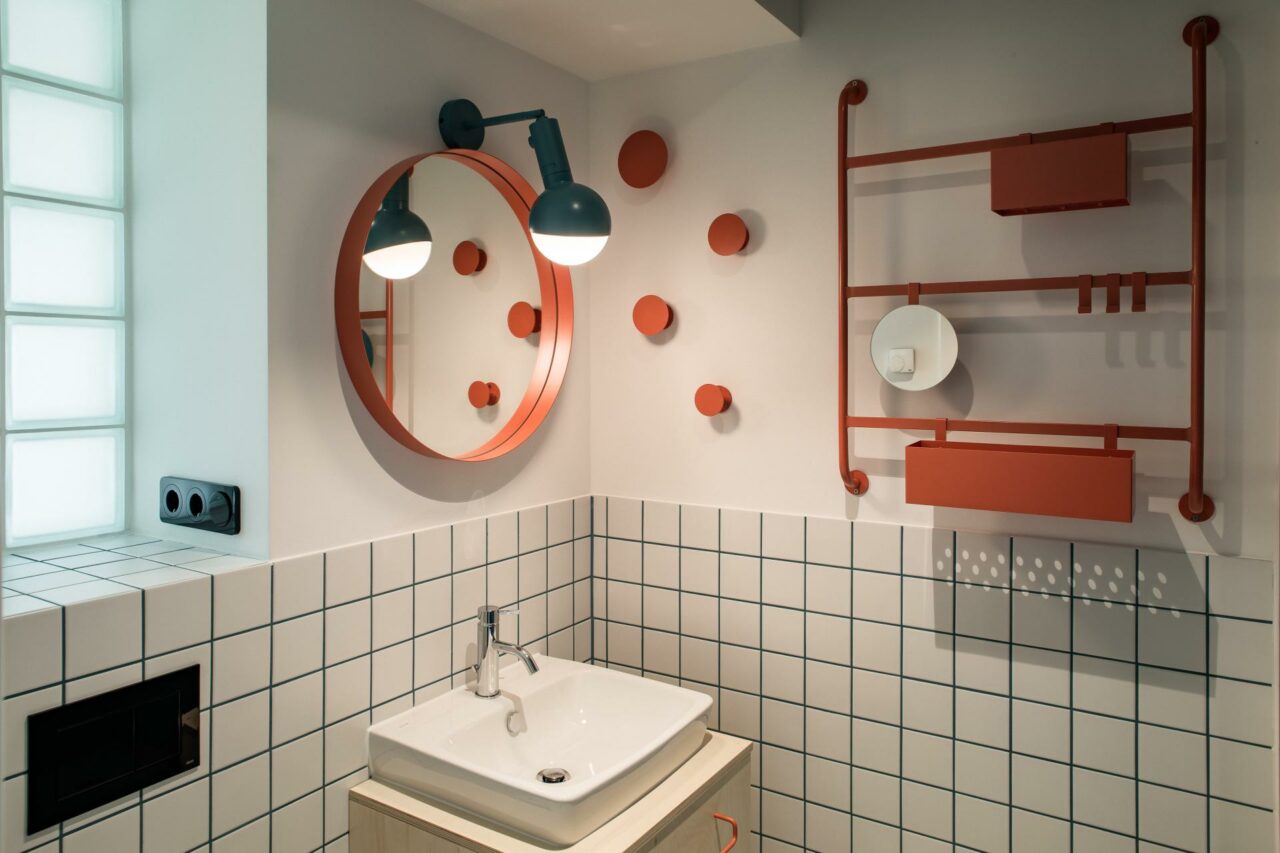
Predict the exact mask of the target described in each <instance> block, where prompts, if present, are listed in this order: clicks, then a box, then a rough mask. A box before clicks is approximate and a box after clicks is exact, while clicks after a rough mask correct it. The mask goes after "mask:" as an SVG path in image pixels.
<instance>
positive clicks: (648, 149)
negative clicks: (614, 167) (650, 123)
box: [618, 130, 667, 190]
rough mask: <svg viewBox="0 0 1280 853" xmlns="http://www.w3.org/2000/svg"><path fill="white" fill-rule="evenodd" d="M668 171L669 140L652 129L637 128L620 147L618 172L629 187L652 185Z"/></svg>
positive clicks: (638, 187) (637, 187)
mask: <svg viewBox="0 0 1280 853" xmlns="http://www.w3.org/2000/svg"><path fill="white" fill-rule="evenodd" d="M666 171H667V142H666V140H665V139H663V138H662V137H661V136H660V135H659V134H657V133H655V132H654V131H652V130H637V131H636V132H635V133H633V134H631V135H630V136H628V137H627V140H626V141H625V142H623V143H622V147H621V148H620V149H618V174H619V175H621V176H622V180H623V181H625V182H626V184H627V186H629V187H635V188H636V189H638V190H639V189H644V188H645V187H651V186H653V185H654V184H656V183H657V182H658V179H659V178H661V177H662V175H663V174H664V173H665V172H666Z"/></svg>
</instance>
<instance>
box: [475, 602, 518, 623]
mask: <svg viewBox="0 0 1280 853" xmlns="http://www.w3.org/2000/svg"><path fill="white" fill-rule="evenodd" d="M519 612H520V608H519V607H498V606H496V605H493V604H482V605H480V606H479V607H478V608H476V618H477V619H479V620H480V621H482V622H483V621H484V620H486V619H493V620H495V621H496V620H497V618H498V617H499V616H514V615H516V614H518V613H519Z"/></svg>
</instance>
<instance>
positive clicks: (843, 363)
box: [836, 16, 1218, 522]
mask: <svg viewBox="0 0 1280 853" xmlns="http://www.w3.org/2000/svg"><path fill="white" fill-rule="evenodd" d="M1217 35H1218V22H1217V21H1216V20H1214V19H1213V18H1211V17H1207V16H1202V17H1197V18H1194V19H1192V20H1191V21H1189V22H1188V23H1187V25H1186V26H1185V27H1184V29H1183V32H1182V39H1183V41H1184V42H1185V43H1186V44H1187V45H1189V46H1190V48H1191V111H1190V112H1187V113H1178V114H1176V115H1166V116H1158V117H1155V118H1146V119H1138V120H1135V121H1125V122H1114V123H1111V122H1108V123H1104V124H1100V125H1091V126H1088V127H1075V128H1069V129H1066V130H1057V131H1051V132H1048V133H1023V134H1019V135H1015V136H1004V137H998V138H994V139H982V140H976V141H972V142H960V143H954V144H950V145H937V146H931V147H927V148H912V149H905V150H900V151H888V152H882V153H877V154H862V155H858V156H852V155H851V154H850V152H849V139H848V136H849V130H848V118H849V107H850V106H851V105H856V104H860V103H862V102H863V101H864V100H865V99H866V97H867V85H866V83H864V82H863V81H861V80H854V81H852V82H850V83H849V84H848V85H846V86H845V87H844V90H843V91H842V92H841V93H840V102H839V117H838V118H839V124H838V125H837V137H838V146H839V159H838V167H839V171H838V180H837V184H836V185H837V189H838V204H839V216H838V218H839V222H838V228H839V337H840V361H839V378H838V382H839V407H840V411H839V439H840V441H839V444H840V447H839V452H840V476H841V478H842V479H843V481H844V485H845V488H846V489H847V490H848V491H849V492H851V493H852V494H855V495H861V494H865V493H866V491H867V489H868V488H869V485H870V484H869V481H868V478H867V475H866V474H865V473H864V472H863V471H860V470H857V469H856V468H851V467H850V464H849V432H850V430H852V429H855V428H864V429H865V428H870V429H898V430H927V431H930V432H932V433H933V440H931V441H920V442H917V443H916V444H913V445H911V446H910V447H908V448H907V454H906V458H907V465H906V468H907V474H906V499H907V502H908V503H925V504H932V505H936V506H956V507H962V508H970V509H987V510H998V511H1005V512H1029V513H1035V514H1044V515H1059V516H1068V517H1078V518H1101V519H1106V520H1112V521H1131V520H1132V514H1133V512H1132V490H1133V474H1132V455H1133V453H1132V451H1122V450H1118V449H1117V447H1116V443H1117V441H1119V440H1121V439H1130V440H1144V441H1182V442H1186V443H1187V444H1188V450H1189V453H1188V456H1189V459H1188V474H1187V491H1186V493H1185V494H1184V495H1183V496H1182V498H1181V500H1180V501H1179V503H1178V508H1179V510H1180V511H1181V513H1182V515H1183V516H1184V517H1185V518H1187V519H1188V520H1190V521H1193V522H1203V521H1207V520H1208V519H1209V518H1211V517H1212V516H1213V512H1214V504H1213V500H1212V499H1211V498H1210V497H1209V495H1207V494H1205V491H1204V359H1205V121H1206V118H1205V48H1206V46H1207V45H1209V44H1211V43H1212V42H1213V40H1214V39H1215V38H1216V37H1217ZM1177 128H1190V130H1191V139H1192V154H1191V268H1190V269H1189V270H1174V271H1164V272H1135V273H1129V274H1116V273H1111V274H1106V275H1092V274H1086V275H1069V276H1054V277H1042V278H1018V279H995V280H988V281H946V282H905V283H899V284H874V285H856V286H850V284H849V227H848V224H849V189H848V174H849V172H850V171H851V170H853V169H860V168H867V167H872V166H882V165H888V164H892V163H907V162H912V161H919V160H933V159H937V158H943V157H956V156H960V155H965V154H981V153H992V154H993V160H992V172H993V193H992V196H993V197H992V202H993V204H992V206H993V209H995V210H996V212H998V213H1001V214H1009V213H1033V212H1041V211H1045V210H1069V209H1081V208H1087V207H1103V206H1109V205H1112V204H1125V203H1127V199H1116V198H1114V197H1113V195H1103V194H1101V193H1102V190H1099V191H1098V194H1097V195H1096V196H1094V197H1091V198H1086V199H1085V200H1084V201H1083V202H1081V201H1080V200H1079V199H1077V198H1074V197H1073V198H1070V199H1064V200H1063V203H1061V204H1058V205H1056V206H1043V205H1041V203H1040V199H1039V198H1035V191H1036V189H1040V190H1043V189H1044V187H1039V188H1036V187H1032V189H1031V192H1030V193H1029V194H1024V196H1026V197H1031V198H1033V200H1032V201H1031V202H1029V203H1027V204H1026V205H1022V204H1021V203H1015V204H1013V205H1012V206H1011V207H1010V206H1003V205H1001V204H997V200H996V196H997V194H998V193H997V188H996V186H995V182H996V172H997V167H998V165H1000V167H1001V168H1003V165H1002V164H1003V162H1006V161H1005V160H1002V161H1000V163H999V164H998V161H997V160H996V156H997V152H1001V151H1003V150H1005V149H1011V148H1014V147H1015V146H1031V147H1030V148H1024V149H1022V150H1021V151H1019V152H1016V153H1019V154H1030V155H1031V156H1032V158H1033V162H1034V157H1035V156H1036V154H1032V152H1037V153H1038V152H1049V151H1051V150H1054V149H1053V148H1050V147H1049V146H1046V147H1045V148H1041V149H1036V148H1034V146H1039V145H1042V144H1045V143H1063V142H1066V141H1068V140H1095V139H1096V138H1097V137H1102V136H1108V135H1115V134H1137V133H1150V132H1154V131H1162V130H1173V129H1177ZM1057 147H1058V146H1054V148H1057ZM1067 147H1068V148H1071V149H1072V151H1073V152H1074V153H1072V154H1071V155H1070V156H1078V155H1079V153H1080V152H1081V151H1084V150H1086V148H1085V147H1084V146H1075V147H1072V146H1067ZM1051 156H1057V155H1051ZM1126 166H1127V164H1125V163H1124V162H1122V163H1121V164H1120V166H1119V167H1118V168H1120V169H1121V170H1122V171H1123V170H1124V169H1125V168H1126ZM1054 171H1055V170H1052V169H1040V170H1036V169H1032V170H1031V171H1030V172H1024V173H1023V175H1022V176H1021V177H1029V179H1030V180H1031V181H1032V183H1034V182H1035V181H1036V180H1037V177H1036V176H1037V175H1038V174H1046V175H1051V174H1052V173H1054ZM1103 171H1105V169H1103ZM1006 174H1009V173H1006ZM1104 177H1105V178H1113V177H1114V175H1105V176H1104ZM1016 183H1017V181H1016V180H1015V184H1016ZM1109 186H1111V187H1114V180H1112V181H1111V182H1110V184H1109ZM1016 189H1017V187H1016V186H1015V190H1016ZM1061 189H1062V188H1061V187H1057V188H1055V190H1057V191H1061ZM1075 189H1079V188H1078V187H1077V188H1075ZM1000 193H1003V189H1001V190H1000ZM1087 193H1088V189H1087V188H1086V195H1087ZM1068 194H1070V193H1068ZM1166 286H1188V287H1189V288H1190V299H1191V312H1190V313H1191V354H1190V371H1189V372H1190V391H1191V393H1190V399H1191V404H1190V412H1189V424H1188V425H1187V426H1185V427H1159V426H1134V425H1124V424H1088V423H1035V422H1020V421H991V420H968V419H965V420H953V419H947V418H936V419H931V418H894V417H881V416H870V415H855V414H854V413H852V412H851V411H850V409H849V377H848V356H849V308H850V302H849V300H852V299H858V298H862V297H868V296H880V297H884V296H904V297H906V298H907V301H908V302H909V303H918V302H919V300H920V298H921V297H923V296H931V295H937V294H971V293H974V294H976V293H1008V292H1013V291H1042V290H1075V291H1077V292H1078V294H1079V303H1078V305H1079V308H1078V310H1079V312H1080V313H1082V314H1085V313H1089V312H1091V311H1092V310H1093V292H1094V291H1095V290H1100V291H1103V292H1104V294H1105V308H1106V311H1107V312H1112V313H1113V312H1117V311H1119V310H1120V303H1121V299H1120V294H1121V291H1122V290H1123V289H1128V290H1129V291H1130V306H1131V309H1132V310H1134V311H1143V310H1145V309H1146V291H1147V288H1149V287H1166ZM952 432H972V433H988V434H1017V435H1033V436H1071V437H1084V438H1097V439H1101V440H1102V443H1103V446H1102V448H1100V449H1099V450H1096V451H1094V450H1090V449H1085V450H1086V452H1085V453H1083V454H1082V453H1081V450H1082V448H1078V447H1074V448H1073V447H1029V446H1027V445H1020V444H1019V445H1000V444H973V443H961V442H950V441H948V440H947V435H948V433H952ZM1064 473H1065V474H1066V476H1064Z"/></svg>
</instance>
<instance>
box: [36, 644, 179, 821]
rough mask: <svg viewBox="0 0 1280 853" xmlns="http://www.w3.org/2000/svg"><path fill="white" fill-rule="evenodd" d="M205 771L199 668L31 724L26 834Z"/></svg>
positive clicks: (68, 707) (38, 718) (39, 716)
mask: <svg viewBox="0 0 1280 853" xmlns="http://www.w3.org/2000/svg"><path fill="white" fill-rule="evenodd" d="M199 764H200V667H199V665H196V666H189V667H187V668H186V669H180V670H178V671H176V672H171V673H167V674H165V675H160V676H157V677H155V678H149V679H147V680H146V681H142V682H139V683H138V684H131V685H129V686H128V687H121V688H120V689H118V690H112V691H110V692H108V693H100V694H98V695H97V696H90V697H89V698H88V699H81V700H80V701H78V702H72V703H70V704H68V705H63V706H61V707H59V708H53V709H51V710H48V711H41V712H40V713H38V714H32V715H31V716H30V717H28V718H27V767H28V770H27V834H28V835H32V834H34V833H36V832H39V831H40V830H42V829H45V828H47V827H50V826H53V825H54V824H56V823H58V822H60V821H63V820H66V819H67V818H71V817H75V816H76V815H78V814H83V813H84V812H87V811H89V810H90V809H93V808H97V807H98V806H101V805H104V804H106V803H109V802H112V801H113V800H118V799H120V798H121V797H123V796H125V795H126V794H131V793H133V792H134V791H140V790H142V789H143V788H145V787H147V786H148V785H154V784H156V783H157V782H161V781H163V780H165V779H168V778H169V777H170V776H176V775H178V774H179V773H182V772H184V771H186V770H190V769H191V768H193V767H196V766H198V765H199Z"/></svg>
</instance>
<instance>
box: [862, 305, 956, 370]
mask: <svg viewBox="0 0 1280 853" xmlns="http://www.w3.org/2000/svg"><path fill="white" fill-rule="evenodd" d="M958 351H959V348H958V346H957V344H956V330H955V329H953V328H952V327H951V321H949V320H948V319H947V318H946V317H944V316H942V315H941V314H939V313H938V312H937V311H935V310H933V309H932V308H928V307H926V306H924V305H903V306H902V307H901V308H895V309H893V310H892V311H890V312H889V313H888V314H885V315H884V316H883V317H881V318H880V322H879V323H877V324H876V330H875V331H874V332H872V334H871V361H872V363H874V364H875V366H876V370H877V371H879V373H880V375H881V376H883V377H884V380H885V381H886V382H888V383H890V384H892V385H895V386H897V387H898V388H901V389H902V390H904V391H923V390H924V389H926V388H932V387H933V386H934V385H937V384H938V383H939V382H941V381H942V380H943V379H946V378H947V374H948V373H950V372H951V368H953V367H955V365H956V355H957V353H958Z"/></svg>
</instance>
